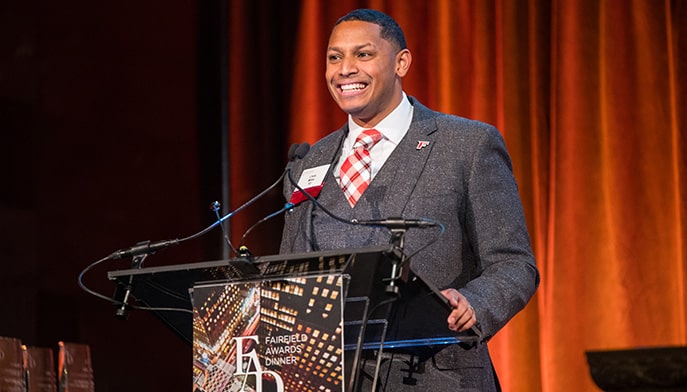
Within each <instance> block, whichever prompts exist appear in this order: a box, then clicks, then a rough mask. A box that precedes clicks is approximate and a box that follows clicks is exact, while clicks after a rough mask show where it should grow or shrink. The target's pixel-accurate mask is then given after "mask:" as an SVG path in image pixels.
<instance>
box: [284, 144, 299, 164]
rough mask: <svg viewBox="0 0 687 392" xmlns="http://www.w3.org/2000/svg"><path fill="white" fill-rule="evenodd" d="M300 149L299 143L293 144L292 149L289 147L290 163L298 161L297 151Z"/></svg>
mask: <svg viewBox="0 0 687 392" xmlns="http://www.w3.org/2000/svg"><path fill="white" fill-rule="evenodd" d="M298 147H300V144H298V143H293V144H292V145H291V147H289V154H288V155H287V157H288V158H289V161H293V160H294V159H296V151H297V150H298Z"/></svg>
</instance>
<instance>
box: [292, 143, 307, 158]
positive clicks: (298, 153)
mask: <svg viewBox="0 0 687 392" xmlns="http://www.w3.org/2000/svg"><path fill="white" fill-rule="evenodd" d="M308 151H310V144H308V143H301V144H299V145H298V147H297V148H296V150H295V151H294V156H295V158H298V159H303V157H304V156H305V154H307V153H308Z"/></svg>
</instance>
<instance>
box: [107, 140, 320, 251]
mask: <svg viewBox="0 0 687 392" xmlns="http://www.w3.org/2000/svg"><path fill="white" fill-rule="evenodd" d="M308 150H310V145H309V144H308V143H302V144H298V143H294V144H292V145H291V147H290V148H289V153H288V158H289V162H288V163H287V164H286V168H285V169H284V171H283V172H282V174H281V175H280V176H279V178H278V179H277V180H276V181H275V182H274V183H273V184H272V185H270V186H269V187H267V188H266V189H265V190H263V191H262V192H260V193H258V194H257V195H255V196H254V197H253V198H252V199H250V200H248V201H247V202H245V203H243V204H242V205H241V206H240V207H238V208H237V209H235V210H233V211H231V212H229V213H228V214H226V215H224V216H223V217H221V218H219V219H217V220H216V221H215V222H213V223H212V224H211V225H210V226H208V227H206V228H205V229H203V230H201V231H199V232H197V233H195V234H193V235H190V236H188V237H185V238H181V239H179V238H175V239H171V240H162V241H154V242H151V241H143V242H139V243H137V244H136V245H134V246H131V247H129V248H124V249H120V250H118V251H116V252H113V253H112V254H110V256H109V258H111V259H122V258H125V257H133V256H137V255H141V254H152V253H155V252H157V251H158V250H161V249H164V248H167V247H169V246H172V245H178V244H180V243H182V242H184V241H188V240H192V239H194V238H198V237H200V236H202V235H204V234H205V233H207V232H209V231H210V230H212V229H214V228H215V227H216V226H217V225H220V224H222V223H223V222H224V221H226V220H227V219H229V218H231V217H232V216H234V215H236V214H237V213H238V212H240V211H242V210H243V209H244V208H246V207H248V206H250V205H251V204H253V203H254V202H255V201H256V200H258V199H260V198H262V197H263V196H265V194H267V192H269V191H271V190H272V189H274V188H275V187H276V186H277V185H279V184H281V183H282V181H284V175H285V174H286V172H289V171H290V170H291V166H293V162H294V161H295V160H296V159H300V158H303V157H304V156H305V154H306V153H307V152H308Z"/></svg>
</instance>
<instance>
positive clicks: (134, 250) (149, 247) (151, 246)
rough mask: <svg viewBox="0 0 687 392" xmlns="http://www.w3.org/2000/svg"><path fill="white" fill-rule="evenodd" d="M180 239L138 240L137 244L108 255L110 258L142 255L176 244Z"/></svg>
mask: <svg viewBox="0 0 687 392" xmlns="http://www.w3.org/2000/svg"><path fill="white" fill-rule="evenodd" d="M180 242H181V240H179V239H173V240H163V241H155V242H150V241H143V242H139V243H138V244H136V245H134V246H132V247H129V248H125V249H120V250H118V251H116V252H114V253H112V254H111V255H110V258H111V259H122V258H124V257H133V256H138V255H143V254H152V253H155V252H157V251H158V250H161V249H164V248H167V247H170V246H172V245H177V244H178V243H180Z"/></svg>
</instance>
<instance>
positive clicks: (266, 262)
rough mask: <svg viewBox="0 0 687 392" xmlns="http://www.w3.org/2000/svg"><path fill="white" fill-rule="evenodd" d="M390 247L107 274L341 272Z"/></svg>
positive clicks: (193, 279) (211, 276) (222, 276)
mask: <svg viewBox="0 0 687 392" xmlns="http://www.w3.org/2000/svg"><path fill="white" fill-rule="evenodd" d="M392 250H393V248H392V247H391V246H390V245H384V246H375V247H367V248H358V249H337V250H328V251H320V252H305V253H290V254H284V255H270V256H256V257H252V258H233V259H226V260H215V261H201V262H195V263H185V264H175V265H167V266H157V267H146V268H133V269H123V270H115V271H109V272H108V273H107V276H108V279H110V280H118V279H122V278H128V277H134V278H136V277H142V276H145V275H176V273H182V274H184V275H185V276H186V277H187V278H188V280H189V281H188V287H189V288H190V287H191V286H192V285H193V284H196V283H200V282H210V281H225V280H242V279H252V278H264V277H269V276H284V275H288V274H294V275H302V274H309V273H334V272H341V271H343V269H344V268H345V265H346V263H347V262H348V261H349V260H350V258H351V257H352V256H365V255H379V254H380V253H386V252H391V251H392ZM304 267H307V268H304ZM189 273H190V274H189Z"/></svg>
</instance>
